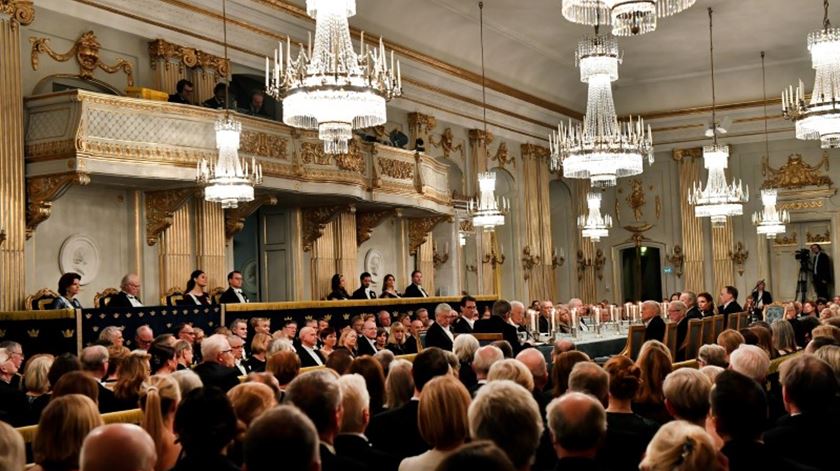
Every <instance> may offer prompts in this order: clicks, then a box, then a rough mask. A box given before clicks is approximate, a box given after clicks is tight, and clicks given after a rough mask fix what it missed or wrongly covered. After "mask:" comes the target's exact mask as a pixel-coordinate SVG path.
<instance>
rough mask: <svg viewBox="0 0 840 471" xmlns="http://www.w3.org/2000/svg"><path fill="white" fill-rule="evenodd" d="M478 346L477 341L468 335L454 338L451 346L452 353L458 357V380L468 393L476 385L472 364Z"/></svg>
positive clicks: (476, 379) (476, 380)
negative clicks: (459, 365)
mask: <svg viewBox="0 0 840 471" xmlns="http://www.w3.org/2000/svg"><path fill="white" fill-rule="evenodd" d="M479 346H480V345H479V343H478V340H477V339H476V338H475V337H473V336H472V335H470V334H461V335H459V336H457V337H455V343H453V344H452V352H453V353H454V354H455V356H456V357H458V362H459V363H460V364H461V367H460V368H459V369H458V379H460V380H461V382H462V383H464V386H466V387H467V389H468V390H470V391H472V388H473V387H475V385H476V384H478V378H476V376H475V371H473V368H472V362H473V358H474V357H475V352H476V351H478V347H479Z"/></svg>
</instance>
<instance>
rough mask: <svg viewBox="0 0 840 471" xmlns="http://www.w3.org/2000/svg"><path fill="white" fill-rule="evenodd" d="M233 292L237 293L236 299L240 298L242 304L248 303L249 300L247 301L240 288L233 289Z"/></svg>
mask: <svg viewBox="0 0 840 471" xmlns="http://www.w3.org/2000/svg"><path fill="white" fill-rule="evenodd" d="M233 292H234V293H236V297H237V298H239V302H240V303H247V302H248V300H247V299H245V296H243V295H242V290H241V289H240V288H233Z"/></svg>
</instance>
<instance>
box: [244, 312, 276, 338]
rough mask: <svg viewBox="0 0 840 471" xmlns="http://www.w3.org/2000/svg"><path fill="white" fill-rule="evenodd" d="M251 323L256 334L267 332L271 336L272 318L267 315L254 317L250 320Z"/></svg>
mask: <svg viewBox="0 0 840 471" xmlns="http://www.w3.org/2000/svg"><path fill="white" fill-rule="evenodd" d="M249 323H250V324H251V331H252V332H253V333H254V334H255V335H256V334H266V335H268V336H271V319H268V318H265V317H252V318H251V320H250V321H249Z"/></svg>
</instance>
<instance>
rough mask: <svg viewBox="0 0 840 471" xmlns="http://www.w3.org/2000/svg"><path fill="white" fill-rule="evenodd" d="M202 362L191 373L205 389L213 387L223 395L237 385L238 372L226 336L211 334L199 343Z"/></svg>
mask: <svg viewBox="0 0 840 471" xmlns="http://www.w3.org/2000/svg"><path fill="white" fill-rule="evenodd" d="M201 358H202V362H201V364H199V365H198V366H196V367H195V368H193V371H195V373H196V374H197V375H198V377H199V378H201V382H202V384H204V386H205V387H207V386H215V387H217V388H219V389H221V390H222V391H224V392H225V393H227V392H228V391H229V390H230V389H231V388H233V387H234V386H236V385H237V384H239V371H238V370H237V369H236V368H234V366H233V365H234V362H235V358H234V356H233V349H232V348H231V347H230V342H228V338H227V336H226V335H222V334H213V335H211V336H209V337H207V338H206V339H204V340H203V341H202V342H201Z"/></svg>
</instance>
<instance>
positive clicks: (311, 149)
mask: <svg viewBox="0 0 840 471" xmlns="http://www.w3.org/2000/svg"><path fill="white" fill-rule="evenodd" d="M300 160H301V162H303V163H304V164H316V165H329V164H330V155H329V154H325V153H324V145H323V144H321V143H320V142H301V143H300Z"/></svg>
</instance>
